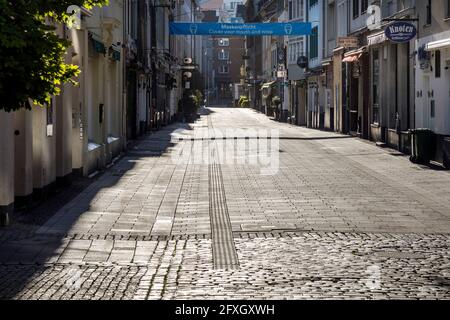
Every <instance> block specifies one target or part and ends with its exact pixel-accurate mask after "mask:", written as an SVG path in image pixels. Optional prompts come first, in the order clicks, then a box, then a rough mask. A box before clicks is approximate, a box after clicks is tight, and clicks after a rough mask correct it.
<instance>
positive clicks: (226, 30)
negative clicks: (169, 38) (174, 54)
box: [169, 22, 312, 37]
mask: <svg viewBox="0 0 450 320" xmlns="http://www.w3.org/2000/svg"><path fill="white" fill-rule="evenodd" d="M169 30H170V34H172V35H194V36H201V35H215V36H242V37H243V36H302V35H303V36H304V35H310V34H311V31H312V27H311V23H309V22H289V23H281V22H271V23H213V22H203V23H184V22H170V25H169Z"/></svg>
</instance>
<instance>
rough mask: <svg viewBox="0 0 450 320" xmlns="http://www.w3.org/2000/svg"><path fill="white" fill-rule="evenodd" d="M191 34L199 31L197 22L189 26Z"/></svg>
mask: <svg viewBox="0 0 450 320" xmlns="http://www.w3.org/2000/svg"><path fill="white" fill-rule="evenodd" d="M189 29H190V31H191V34H196V33H197V29H198V26H197V25H196V24H191V26H190V27H189Z"/></svg>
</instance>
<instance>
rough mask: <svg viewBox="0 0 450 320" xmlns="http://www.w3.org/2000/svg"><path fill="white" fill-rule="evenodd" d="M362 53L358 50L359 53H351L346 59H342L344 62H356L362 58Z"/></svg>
mask: <svg viewBox="0 0 450 320" xmlns="http://www.w3.org/2000/svg"><path fill="white" fill-rule="evenodd" d="M361 56H362V53H360V52H358V53H354V54H351V55H348V56H346V57H345V58H344V59H342V62H355V61H358V60H359V58H361Z"/></svg>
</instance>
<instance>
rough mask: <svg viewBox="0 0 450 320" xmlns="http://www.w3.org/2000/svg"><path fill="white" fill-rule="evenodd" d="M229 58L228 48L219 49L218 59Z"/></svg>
mask: <svg viewBox="0 0 450 320" xmlns="http://www.w3.org/2000/svg"><path fill="white" fill-rule="evenodd" d="M229 59H230V52H229V51H228V50H224V49H222V50H220V51H219V60H229Z"/></svg>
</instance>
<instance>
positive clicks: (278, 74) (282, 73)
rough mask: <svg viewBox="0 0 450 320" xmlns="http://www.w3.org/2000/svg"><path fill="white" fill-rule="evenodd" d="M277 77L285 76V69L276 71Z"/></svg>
mask: <svg viewBox="0 0 450 320" xmlns="http://www.w3.org/2000/svg"><path fill="white" fill-rule="evenodd" d="M277 78H287V70H281V71H277Z"/></svg>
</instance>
